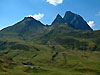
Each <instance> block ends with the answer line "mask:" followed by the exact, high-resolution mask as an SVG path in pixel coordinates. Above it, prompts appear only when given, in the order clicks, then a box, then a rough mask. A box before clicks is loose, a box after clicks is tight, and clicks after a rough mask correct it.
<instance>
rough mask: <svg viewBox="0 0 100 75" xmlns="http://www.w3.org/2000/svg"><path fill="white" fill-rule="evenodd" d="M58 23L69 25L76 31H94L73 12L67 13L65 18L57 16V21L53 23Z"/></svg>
mask: <svg viewBox="0 0 100 75" xmlns="http://www.w3.org/2000/svg"><path fill="white" fill-rule="evenodd" d="M58 23H60V24H64V23H69V24H70V25H71V26H72V27H73V28H75V29H79V30H90V31H93V30H92V28H91V27H90V26H89V25H88V24H87V22H86V21H85V20H84V19H83V18H82V17H81V16H80V15H77V14H74V13H72V12H71V11H67V12H66V13H65V16H64V17H63V18H62V17H61V16H60V15H57V17H56V19H55V20H54V21H53V23H52V24H58Z"/></svg>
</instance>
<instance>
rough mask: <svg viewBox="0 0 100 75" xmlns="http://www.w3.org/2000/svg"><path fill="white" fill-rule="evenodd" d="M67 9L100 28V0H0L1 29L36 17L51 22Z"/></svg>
mask: <svg viewBox="0 0 100 75" xmlns="http://www.w3.org/2000/svg"><path fill="white" fill-rule="evenodd" d="M66 11H72V12H74V13H76V14H79V15H81V16H82V17H83V18H84V19H85V20H86V21H87V23H88V24H89V25H91V27H92V28H93V29H95V30H100V0H0V29H2V28H4V27H7V26H10V25H13V24H15V23H17V22H19V21H21V20H22V19H23V18H24V17H25V16H31V17H34V18H35V19H37V20H40V21H41V22H42V23H44V24H51V22H52V21H53V20H54V18H55V17H56V15H57V14H58V13H59V14H60V15H61V16H62V17H63V16H64V14H65V12H66Z"/></svg>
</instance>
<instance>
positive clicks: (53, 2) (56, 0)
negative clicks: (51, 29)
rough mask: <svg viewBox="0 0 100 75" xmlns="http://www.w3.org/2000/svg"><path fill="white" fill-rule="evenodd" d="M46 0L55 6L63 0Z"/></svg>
mask: <svg viewBox="0 0 100 75" xmlns="http://www.w3.org/2000/svg"><path fill="white" fill-rule="evenodd" d="M46 1H47V2H49V3H50V4H52V5H55V6H56V5H58V4H61V3H62V2H63V0H46Z"/></svg>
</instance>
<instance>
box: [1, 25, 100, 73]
mask: <svg viewBox="0 0 100 75" xmlns="http://www.w3.org/2000/svg"><path fill="white" fill-rule="evenodd" d="M8 30H9V29H8ZM29 33H30V32H28V35H27V33H26V32H25V34H23V33H21V34H20V33H19V32H17V33H14V32H12V33H11V31H9V33H7V31H6V30H3V32H2V31H1V32H0V75H99V74H100V61H99V59H100V35H99V34H100V31H82V30H77V29H73V28H72V27H70V26H69V25H68V24H67V23H66V24H55V25H52V26H48V27H46V26H45V27H43V31H42V32H38V33H36V34H35V33H30V34H29ZM25 64H26V65H25ZM32 66H37V67H40V68H33V69H32V68H31V67H32Z"/></svg>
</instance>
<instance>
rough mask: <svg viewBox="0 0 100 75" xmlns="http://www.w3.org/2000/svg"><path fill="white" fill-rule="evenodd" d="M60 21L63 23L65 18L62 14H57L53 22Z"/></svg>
mask: <svg viewBox="0 0 100 75" xmlns="http://www.w3.org/2000/svg"><path fill="white" fill-rule="evenodd" d="M58 23H63V18H62V17H61V16H60V14H58V15H57V16H56V18H55V20H54V21H53V22H52V25H53V24H58Z"/></svg>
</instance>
